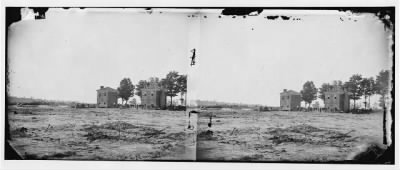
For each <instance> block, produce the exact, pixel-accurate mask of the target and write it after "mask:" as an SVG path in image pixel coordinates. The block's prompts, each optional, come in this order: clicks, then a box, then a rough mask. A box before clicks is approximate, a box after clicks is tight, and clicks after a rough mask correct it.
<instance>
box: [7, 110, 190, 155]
mask: <svg viewBox="0 0 400 170" xmlns="http://www.w3.org/2000/svg"><path fill="white" fill-rule="evenodd" d="M8 114H9V123H10V131H11V137H12V140H11V141H10V144H11V145H12V146H13V147H14V148H15V149H16V150H17V152H19V153H20V154H21V155H22V156H23V157H24V158H25V159H70V160H195V156H196V148H195V147H196V134H195V130H196V129H194V128H190V129H188V118H187V117H188V116H187V114H186V113H185V112H184V111H164V110H136V109H118V108H115V109H106V108H105V109H100V108H87V109H73V108H68V107H50V106H38V107H13V106H11V107H9V109H8ZM192 119H197V118H195V117H194V116H192ZM192 122H195V121H194V120H192Z"/></svg>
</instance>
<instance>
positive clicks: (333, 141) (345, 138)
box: [5, 7, 395, 164]
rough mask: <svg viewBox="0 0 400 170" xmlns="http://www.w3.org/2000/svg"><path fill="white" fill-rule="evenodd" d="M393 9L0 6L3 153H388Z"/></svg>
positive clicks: (202, 158) (286, 157)
mask: <svg viewBox="0 0 400 170" xmlns="http://www.w3.org/2000/svg"><path fill="white" fill-rule="evenodd" d="M394 14H395V8H394V7H351V8H350V7H318V8H316V7H251V8H249V7H247V8H241V7H237V8H229V7H209V8H206V7H175V8H174V7H158V8H151V7H146V8H135V7H127V8H125V7H112V8H111V7H101V8H94V7H90V8H87V7H40V8H39V7H6V42H7V43H6V103H5V104H6V107H5V123H6V128H5V144H6V152H5V158H6V160H14V159H27V160H91V161H93V160H101V161H198V162H223V163H226V162H262V163H342V164H394V147H395V146H394V145H395V144H394V134H395V132H394V131H395V130H394V125H395V123H394V120H395V119H394V118H395V117H394V112H395V111H394V109H395V107H394V87H395V86H394V77H395V73H394V65H395V64H394V54H395V53H394V44H395V41H394V32H395V31H394V28H395V22H394V18H395V16H394Z"/></svg>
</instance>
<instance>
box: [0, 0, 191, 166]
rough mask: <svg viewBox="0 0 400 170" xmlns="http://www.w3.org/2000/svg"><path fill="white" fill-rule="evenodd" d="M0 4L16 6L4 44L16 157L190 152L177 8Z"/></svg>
mask: <svg viewBox="0 0 400 170" xmlns="http://www.w3.org/2000/svg"><path fill="white" fill-rule="evenodd" d="M7 10H13V11H16V12H17V13H20V14H21V16H20V17H21V20H20V21H18V22H14V23H12V24H10V25H9V27H8V51H7V52H8V78H9V84H8V90H9V91H8V98H7V114H8V122H9V134H10V135H9V136H7V137H8V139H9V144H10V145H11V146H12V148H14V150H15V151H16V152H17V153H18V155H19V156H20V157H21V159H34V160H35V159H69V160H194V159H195V157H194V156H195V142H196V141H195V133H194V130H193V129H188V128H187V123H188V122H187V121H188V119H187V116H186V113H185V110H186V109H185V108H186V104H185V103H186V100H185V96H186V80H187V68H188V67H189V64H187V63H188V62H189V61H190V59H189V57H187V56H188V55H189V54H190V52H189V49H188V48H189V46H188V45H189V44H190V42H189V38H188V30H189V26H190V25H191V21H190V19H188V18H187V17H186V15H183V14H181V13H184V12H185V11H177V12H174V11H171V12H169V11H168V10H160V11H157V12H154V13H151V12H149V11H148V10H145V9H136V8H130V9H122V8H82V9H80V8H70V9H68V8H7ZM6 156H7V155H6Z"/></svg>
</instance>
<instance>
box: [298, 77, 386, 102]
mask: <svg viewBox="0 0 400 170" xmlns="http://www.w3.org/2000/svg"><path fill="white" fill-rule="evenodd" d="M389 81H390V72H389V70H382V71H380V72H379V74H378V75H377V76H376V77H375V78H374V77H363V76H362V75H361V74H354V75H352V76H351V77H350V78H349V80H348V81H346V82H344V83H343V82H342V81H340V80H335V81H333V82H332V83H323V84H322V85H321V87H320V88H319V89H317V88H316V87H315V85H314V82H313V81H307V82H305V83H304V85H303V89H302V90H301V91H300V94H301V97H302V100H303V101H304V102H305V104H306V106H307V104H308V107H310V105H311V103H312V102H313V101H314V100H316V99H317V97H318V98H320V99H322V100H323V101H324V102H325V93H326V92H327V91H329V90H331V89H332V88H333V87H335V86H339V87H340V88H342V89H343V90H346V91H347V92H348V93H349V98H350V99H351V100H353V109H355V108H356V101H357V100H359V99H361V98H362V97H363V99H364V102H363V103H364V108H365V109H366V108H367V103H369V104H370V98H371V96H372V95H375V94H377V95H380V96H381V99H380V102H381V106H382V107H385V98H386V97H387V95H388V93H389V92H390V89H389V86H390V84H389ZM317 93H319V95H318V96H317ZM367 99H368V102H367Z"/></svg>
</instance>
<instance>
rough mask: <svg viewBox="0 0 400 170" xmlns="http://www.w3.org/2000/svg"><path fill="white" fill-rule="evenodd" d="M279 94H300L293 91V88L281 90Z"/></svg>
mask: <svg viewBox="0 0 400 170" xmlns="http://www.w3.org/2000/svg"><path fill="white" fill-rule="evenodd" d="M281 94H290V95H301V94H300V93H299V92H297V91H294V90H288V91H286V92H285V91H284V92H281Z"/></svg>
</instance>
